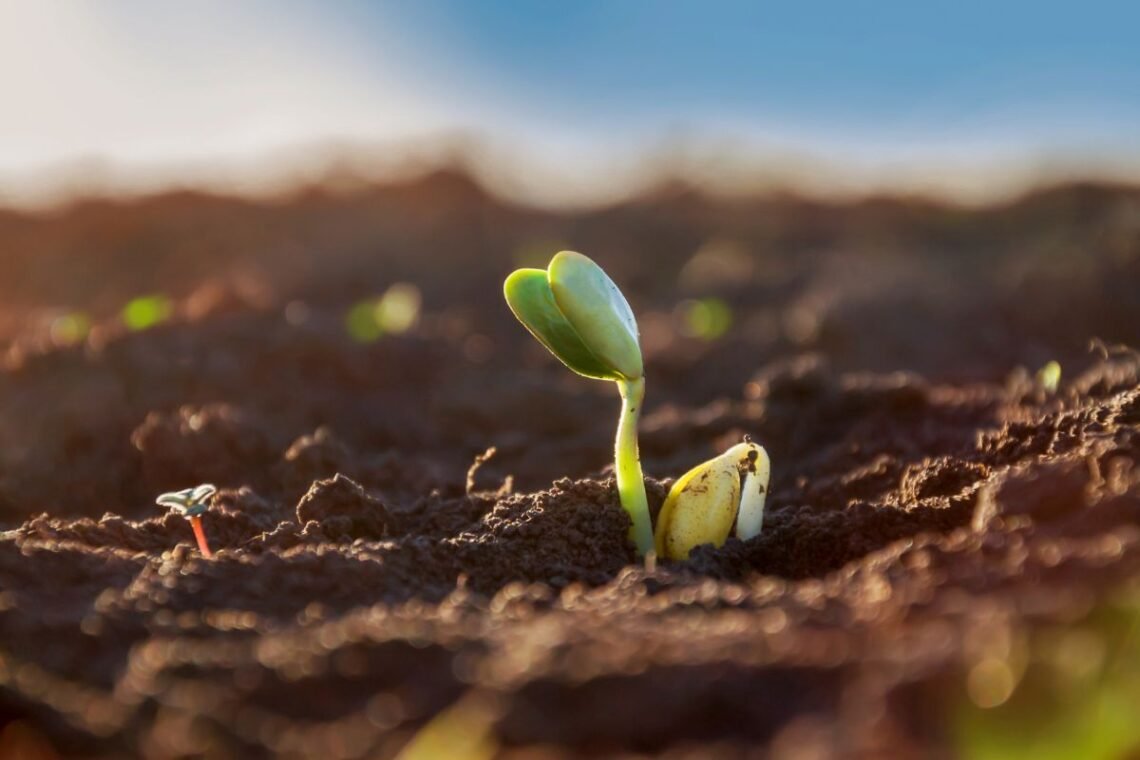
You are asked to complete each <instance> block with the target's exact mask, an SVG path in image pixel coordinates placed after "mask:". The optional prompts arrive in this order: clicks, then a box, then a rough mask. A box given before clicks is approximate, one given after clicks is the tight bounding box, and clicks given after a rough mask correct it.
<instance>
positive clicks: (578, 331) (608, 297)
mask: <svg viewBox="0 0 1140 760" xmlns="http://www.w3.org/2000/svg"><path fill="white" fill-rule="evenodd" d="M503 295H504V296H505V297H506V299H507V305H509V306H510V308H511V311H512V312H514V315H515V317H517V318H518V320H519V321H520V322H522V323H523V325H524V326H525V327H526V328H527V329H528V330H529V331H530V332H531V334H532V335H534V337H535V338H537V339H538V341H539V342H540V343H542V344H543V345H544V346H546V347H547V349H549V350H550V352H551V353H552V354H554V355H555V356H556V357H557V358H558V359H559V360H560V361H561V362H562V363H563V364H565V365H566V366H567V367H569V368H570V369H572V370H574V371H575V372H577V373H578V374H580V375H585V376H586V377H592V378H597V379H600V380H622V379H625V380H636V379H637V378H639V377H641V376H642V374H643V372H644V367H643V365H642V359H641V346H640V344H639V343H638V338H637V321H636V320H635V319H634V316H633V310H632V309H630V307H629V303H628V302H627V301H626V300H625V296H623V295H622V293H621V291H620V290H619V289H618V286H617V285H615V284H614V282H613V280H611V279H610V278H609V276H608V275H607V274H606V273H605V272H604V271H603V270H602V268H601V267H599V266H598V265H597V264H595V263H594V262H593V261H592V260H591V259H590V258H588V257H586V256H583V255H582V254H580V253H575V252H573V251H562V252H561V253H558V254H556V255H555V256H554V258H553V259H551V262H550V266H549V267H548V268H547V269H545V270H543V269H518V270H516V271H514V272H512V273H511V275H510V276H509V277H507V280H506V282H505V283H504V284H503Z"/></svg>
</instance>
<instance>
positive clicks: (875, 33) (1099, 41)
mask: <svg viewBox="0 0 1140 760" xmlns="http://www.w3.org/2000/svg"><path fill="white" fill-rule="evenodd" d="M397 5H398V9H397ZM341 7H342V8H343V6H341ZM340 13H343V17H342V18H341V22H344V23H345V28H346V30H347V29H353V31H349V32H347V33H349V34H352V35H353V36H354V37H355V44H359V45H361V46H362V47H364V46H367V35H368V33H369V30H370V29H372V28H375V27H386V26H387V27H391V28H396V29H399V30H401V31H400V34H401V35H402V36H403V35H406V39H407V40H408V41H409V42H410V47H413V48H414V49H419V50H420V51H422V53H424V54H425V55H423V60H422V61H421V65H422V66H423V67H424V69H423V70H424V72H425V74H426V75H427V76H430V77H433V78H435V82H434V86H436V87H439V88H440V91H441V92H445V91H447V90H449V89H451V88H461V87H463V86H464V83H465V81H466V82H468V83H470V84H475V85H478V86H480V87H483V88H486V90H487V93H488V97H491V98H493V99H494V100H495V101H496V102H499V103H501V104H502V105H503V106H504V107H505V108H508V109H511V110H515V111H516V112H518V114H519V117H520V118H522V119H524V120H530V119H533V120H535V121H545V122H551V123H555V122H560V123H563V124H568V125H575V126H576V127H577V128H582V129H590V130H597V131H605V130H607V129H623V128H628V127H629V126H630V125H633V126H636V127H639V128H643V127H650V128H652V127H658V128H663V127H668V126H670V125H678V126H692V127H700V126H701V125H702V124H708V125H711V126H714V127H715V126H719V125H729V126H731V127H736V128H741V129H747V128H748V127H749V126H750V125H751V126H754V127H756V128H758V129H762V130H763V129H770V130H775V131H779V130H781V129H786V130H788V131H794V132H801V131H806V132H808V133H814V134H818V135H821V136H824V137H830V138H836V139H843V138H844V137H850V138H852V139H854V140H859V139H874V137H875V135H887V137H886V138H885V139H897V138H898V137H912V138H915V139H925V138H930V139H935V140H942V139H947V138H952V137H953V136H954V134H955V133H958V132H960V133H963V134H962V136H963V137H976V135H973V134H970V133H972V132H973V130H975V129H978V128H982V129H985V128H991V129H998V130H999V131H1000V130H1004V131H1007V132H1016V131H1018V130H1024V131H1025V132H1026V133H1027V134H1028V135H1029V136H1030V137H1035V138H1036V139H1042V140H1048V139H1056V140H1058V141H1061V140H1065V139H1072V140H1080V139H1082V137H1084V136H1086V135H1087V136H1088V139H1102V138H1105V137H1108V136H1115V137H1116V138H1121V139H1123V138H1125V137H1127V136H1129V133H1131V134H1136V133H1137V132H1140V39H1138V38H1137V33H1138V31H1140V4H1137V3H1126V2H1117V3H1104V2H1100V3H1097V2H1086V3H1069V4H1064V5H1061V4H1051V3H1049V2H1047V1H1046V2H1043V3H1042V2H1037V3H1030V2H989V3H970V2H965V3H921V2H920V3H916V2H897V1H891V0H887V1H883V2H874V3H860V2H847V3H841V2H831V3H821V2H804V3H762V2H745V1H741V0H722V1H721V2H709V1H707V0H706V1H704V2H699V1H697V0H657V1H653V0H610V1H609V2H599V1H597V0H592V1H591V0H587V1H586V2H575V3H551V2H530V3H527V2H509V1H508V2H504V1H501V0H490V1H484V2H460V1H459V0H426V1H421V2H416V3H405V4H395V3H392V4H380V6H379V9H377V6H375V5H368V4H364V3H361V4H360V5H358V6H356V7H355V8H354V9H350V10H347V11H341V12H340ZM338 15H339V13H338ZM1042 120H1046V123H1042Z"/></svg>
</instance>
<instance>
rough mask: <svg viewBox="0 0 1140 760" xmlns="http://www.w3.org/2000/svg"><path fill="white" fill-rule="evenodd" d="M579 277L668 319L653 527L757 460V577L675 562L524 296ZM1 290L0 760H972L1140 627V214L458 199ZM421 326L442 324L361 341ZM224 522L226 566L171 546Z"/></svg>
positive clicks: (190, 223) (83, 220)
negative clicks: (1107, 641) (760, 468)
mask: <svg viewBox="0 0 1140 760" xmlns="http://www.w3.org/2000/svg"><path fill="white" fill-rule="evenodd" d="M563 247H568V248H574V249H577V250H581V251H583V252H585V253H587V254H589V255H590V256H592V257H594V258H595V259H596V260H597V261H598V262H599V263H601V264H602V265H603V266H604V267H605V268H606V269H607V270H608V271H609V272H610V273H611V275H612V276H613V277H614V279H615V280H617V281H618V282H619V283H621V285H622V287H623V289H624V290H625V291H626V293H627V294H628V295H629V297H630V300H631V302H632V304H633V306H634V309H635V311H636V312H637V314H638V315H639V320H640V323H641V328H642V335H643V342H644V348H645V354H646V362H647V394H648V395H647V399H646V409H645V415H644V417H643V420H642V425H641V448H642V459H643V464H644V467H645V470H646V475H647V481H646V484H647V488H648V491H649V496H650V502H651V505H652V508H653V509H654V510H656V509H659V507H660V504H661V501H662V500H663V498H664V495H665V493H666V492H667V489H668V487H669V485H670V484H671V482H672V481H671V478H673V477H676V476H677V475H679V474H680V473H682V472H684V471H685V470H687V469H688V468H689V467H691V466H693V465H694V464H695V463H697V462H699V461H701V460H703V459H707V458H709V457H710V456H712V455H714V454H716V453H719V452H720V451H722V450H724V449H725V448H727V447H728V446H729V445H732V444H733V443H736V442H738V441H739V440H741V438H742V436H743V435H745V434H749V435H751V436H752V437H753V438H754V439H755V440H757V441H758V442H760V443H762V444H763V445H764V446H765V447H766V448H767V450H768V452H769V453H770V455H771V458H772V461H773V470H772V472H773V475H772V483H771V490H770V495H769V499H768V512H767V514H766V517H765V523H764V529H763V532H762V533H761V535H760V536H758V537H757V538H755V539H753V540H750V541H747V542H743V543H742V542H740V541H737V540H735V539H730V540H729V541H728V543H727V544H726V545H725V546H723V547H721V548H719V549H717V548H713V547H711V546H705V547H700V548H698V549H697V550H695V551H694V552H693V555H692V556H691V558H690V559H689V560H688V561H685V562H675V563H669V562H664V561H661V562H658V563H656V565H650V566H645V565H644V564H642V563H640V562H639V561H638V560H637V558H636V556H635V553H634V551H633V549H632V546H631V545H630V544H629V543H628V541H627V539H626V530H627V527H628V519H627V517H626V516H625V514H624V512H622V511H621V509H620V507H619V505H618V502H617V499H616V493H615V490H614V483H613V478H612V474H611V471H610V469H609V464H608V461H609V457H610V454H611V450H612V449H611V446H612V435H613V428H614V425H615V424H616V419H617V406H618V401H617V397H616V392H615V389H614V388H612V387H611V386H610V385H609V384H607V383H600V382H595V381H590V380H586V379H583V378H579V377H577V376H574V375H572V374H571V373H569V372H567V371H566V370H565V369H564V368H562V367H561V366H560V365H559V364H558V363H557V362H556V361H555V360H554V359H553V358H551V357H549V356H548V355H547V354H546V353H545V352H544V351H543V349H542V348H541V347H540V346H538V345H537V343H535V342H534V341H533V340H532V339H531V338H530V337H529V336H528V335H527V334H526V333H525V331H524V330H523V329H522V328H521V327H520V326H519V325H518V324H517V323H515V322H514V320H513V318H512V317H511V315H510V314H509V312H508V311H507V309H506V308H505V306H504V304H503V302H502V298H501V295H500V292H501V281H502V278H503V277H504V276H505V274H506V273H507V272H509V271H510V270H511V269H512V268H514V267H515V266H519V265H527V264H529V265H535V264H537V265H541V264H542V262H543V260H544V259H546V258H548V257H549V255H550V254H552V253H553V252H555V251H556V250H558V249H560V248H563ZM0 250H2V251H3V252H4V253H3V257H2V258H0V530H2V531H4V532H3V533H0V756H4V757H7V756H18V755H19V753H21V752H23V753H24V754H23V756H25V757H53V756H57V755H64V756H84V757H122V756H143V757H152V758H170V757H195V756H210V757H242V758H246V757H261V756H283V757H286V756H308V757H322V758H355V757H385V756H390V755H392V754H395V753H397V752H398V751H399V750H400V749H401V748H402V747H404V746H405V745H406V744H408V742H409V741H414V743H415V744H414V746H415V747H418V748H419V749H420V751H421V752H422V753H424V754H421V755H420V756H426V757H431V756H439V757H445V756H446V757H483V756H488V755H497V756H502V757H534V756H543V757H551V758H559V757H579V756H598V755H604V756H616V755H624V756H630V755H638V754H649V755H661V756H666V757H678V758H679V757H711V756H717V757H720V756H723V757H745V756H771V757H779V758H792V757H794V758H809V757H831V756H837V755H841V756H864V757H951V756H957V755H959V754H963V753H965V754H970V745H969V744H968V743H969V742H970V741H972V739H971V737H973V736H976V732H974V733H971V726H972V725H974V724H973V723H971V722H970V721H971V720H973V718H972V717H971V716H974V715H975V714H977V713H980V712H984V710H983V708H991V707H995V706H997V705H1001V707H998V708H997V709H999V710H1000V709H1006V708H1010V709H1012V708H1016V707H1017V706H1018V705H1021V706H1022V707H1023V708H1024V709H1034V707H1033V706H1034V704H1035V703H1034V702H1033V700H1034V698H1035V696H1036V695H1035V694H1034V687H1033V684H1034V683H1036V681H1035V680H1034V679H1037V678H1039V677H1044V676H1041V673H1046V671H1048V667H1049V666H1048V663H1047V662H1046V661H1045V660H1044V659H1041V658H1042V657H1044V655H1041V656H1040V657H1039V650H1038V648H1036V644H1035V643H1034V642H1037V641H1038V640H1039V639H1040V637H1042V636H1048V635H1052V634H1063V635H1068V634H1070V633H1073V632H1084V633H1085V634H1088V635H1091V636H1093V637H1094V638H1095V637H1098V636H1110V634H1109V633H1105V632H1104V631H1103V630H1102V628H1099V627H1097V626H1098V625H1099V624H1098V623H1097V621H1098V620H1102V619H1103V618H1104V616H1105V614H1107V613H1106V612H1105V611H1106V610H1118V609H1124V610H1140V603H1137V602H1136V600H1137V599H1140V467H1137V460H1138V458H1140V355H1138V354H1136V353H1135V352H1133V351H1131V350H1130V349H1127V348H1126V347H1125V346H1127V345H1131V346H1140V190H1138V189H1135V188H1130V187H1114V186H1104V185H1079V184H1073V185H1066V186H1062V187H1055V188H1048V189H1044V190H1041V191H1038V192H1035V193H1032V194H1030V195H1027V196H1025V197H1023V198H1019V199H1017V200H1014V201H1010V202H1009V203H1006V204H1002V205H998V206H992V207H985V208H963V207H955V206H950V205H946V204H940V203H934V202H929V201H925V200H922V199H916V198H901V199H891V198H876V199H869V200H866V201H861V202H842V203H841V202H825V201H818V200H811V199H805V198H798V197H792V196H766V197H761V198H731V199H725V198H713V197H708V196H705V195H702V194H701V193H699V192H696V191H694V190H692V189H690V188H686V187H682V186H668V187H663V188H661V189H659V190H658V191H655V192H653V193H649V194H647V195H646V196H644V197H640V198H637V199H633V200H630V201H628V202H626V203H622V204H619V205H616V206H612V207H608V208H604V209H598V210H587V211H576V212H557V213H556V212H551V211H543V210H536V209H530V208H524V207H519V206H514V205H510V204H507V203H505V202H503V201H501V200H498V199H496V198H494V197H492V196H490V195H488V194H487V193H485V192H484V191H483V190H481V189H480V188H479V187H478V186H477V185H476V184H474V183H473V182H471V181H470V180H469V179H467V178H466V177H465V176H464V175H463V174H461V173H458V172H441V173H438V174H434V175H430V176H427V177H424V178H421V179H418V180H415V181H409V182H405V183H401V184H393V185H387V186H382V187H357V188H352V189H346V190H341V191H339V192H332V191H327V190H307V191H304V192H298V193H297V194H295V195H292V196H289V197H283V198H278V199H274V200H273V201H252V200H239V199H233V198H225V197H215V196H209V195H199V194H193V193H170V194H167V195H162V196H157V197H151V198H141V199H134V200H119V201H106V200H99V201H85V202H80V203H75V204H72V205H70V206H68V207H65V208H60V209H57V210H55V211H53V212H51V213H45V214H27V213H16V212H0ZM394 282H410V283H414V284H415V285H416V286H417V287H418V288H419V289H420V291H421V292H422V295H423V309H422V315H421V318H420V320H419V322H418V324H417V326H416V327H415V328H414V329H412V330H411V331H408V332H406V333H402V334H388V335H384V336H382V337H380V338H379V339H377V340H373V341H367V342H361V341H358V340H354V339H353V338H352V337H351V336H350V335H349V333H348V332H347V331H346V329H345V314H346V311H347V310H348V309H349V307H350V306H351V305H352V304H353V303H355V302H356V301H358V300H360V299H363V298H368V297H373V296H375V295H377V294H379V293H382V292H384V290H385V289H386V288H387V287H388V286H389V285H391V284H392V283H394ZM93 286H94V287H93ZM145 293H163V294H166V296H168V297H169V298H170V299H171V302H172V304H173V312H172V314H171V316H170V318H169V319H168V320H166V321H163V322H161V323H159V324H156V325H154V326H152V327H150V328H149V329H145V330H136V331H132V330H129V329H127V328H126V327H125V326H124V325H123V324H122V323H121V321H120V320H119V319H118V317H117V313H118V310H119V309H120V308H121V307H122V306H123V304H125V303H126V302H127V301H128V300H129V299H131V298H133V297H135V296H137V295H139V294H145ZM713 296H715V297H717V298H720V299H722V300H723V301H724V303H725V304H727V306H728V307H729V308H730V310H731V316H732V324H731V326H730V327H729V328H728V330H727V332H725V333H724V334H723V335H720V336H715V337H714V336H709V335H705V336H704V337H701V336H699V335H696V336H694V335H687V334H686V330H687V325H688V323H687V322H686V318H685V314H686V308H687V303H686V302H687V300H688V299H696V298H707V297H713ZM75 310H82V311H84V312H85V313H86V314H89V315H90V318H91V320H92V328H91V330H90V332H89V333H88V334H87V335H86V336H85V337H81V338H78V339H76V338H75V337H74V336H69V335H67V334H63V333H61V331H60V330H59V329H58V326H59V324H60V323H59V321H58V319H59V317H60V316H61V315H63V314H66V313H70V312H73V311H75ZM53 324H54V325H55V326H56V327H57V329H56V330H54V331H53V329H52V326H53ZM1090 341H1092V348H1091V349H1090ZM1049 361H1057V362H1058V363H1059V364H1060V366H1061V368H1062V372H1063V375H1062V380H1061V382H1060V384H1059V386H1058V387H1057V388H1056V389H1055V390H1054V389H1051V388H1049V387H1047V386H1048V385H1049V383H1048V382H1046V381H1044V380H1042V379H1041V377H1039V376H1038V375H1037V371H1038V369H1039V368H1041V367H1043V366H1044V365H1045V364H1046V363H1047V362H1049ZM490 447H494V451H493V452H488V449H489V448H490ZM203 482H210V483H214V484H215V485H217V486H218V488H219V493H218V495H217V496H216V497H215V500H214V503H213V508H212V510H211V511H210V512H208V513H207V514H206V515H205V517H204V518H203V519H204V525H205V532H206V534H207V536H208V537H209V540H210V542H211V545H212V548H213V549H214V551H215V557H214V558H213V559H211V560H207V559H204V558H203V557H202V556H200V555H199V553H198V551H197V549H196V546H195V544H194V538H193V534H192V532H191V529H190V526H189V524H188V523H187V522H186V521H185V520H184V519H182V518H180V517H177V516H174V515H170V514H164V513H163V510H161V509H159V508H157V507H156V506H154V498H155V496H156V495H157V494H158V493H160V492H163V491H169V490H175V489H180V488H185V487H187V486H192V485H196V484H198V483H203ZM1122 600H1123V601H1122ZM1137 619H1140V618H1137ZM1102 649H1103V647H1102ZM1081 651H1084V650H1081ZM1090 651H1091V650H1090ZM1098 651H1099V650H1098ZM1049 672H1051V671H1049ZM991 676H992V677H991ZM1044 723H1045V721H1044V720H1038V721H1037V724H1036V727H1035V729H1034V730H1042V729H1043V728H1047V726H1043V724H1044ZM1026 730H1027V731H1028V729H1026ZM425 748H426V749H425ZM432 748H434V749H432ZM433 753H434V754H433ZM481 753H482V754H481Z"/></svg>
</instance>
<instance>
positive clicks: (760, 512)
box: [655, 437, 772, 559]
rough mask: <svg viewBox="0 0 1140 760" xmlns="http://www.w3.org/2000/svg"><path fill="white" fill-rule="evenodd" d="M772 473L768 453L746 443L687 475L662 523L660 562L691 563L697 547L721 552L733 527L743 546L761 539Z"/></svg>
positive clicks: (659, 520)
mask: <svg viewBox="0 0 1140 760" xmlns="http://www.w3.org/2000/svg"><path fill="white" fill-rule="evenodd" d="M771 469H772V465H771V462H770V461H769V460H768V452H766V451H765V450H764V447H763V446H757V445H756V444H755V443H753V442H752V441H751V439H749V438H747V437H746V438H745V439H744V443H738V444H736V445H735V446H733V447H732V448H730V449H729V450H728V451H726V452H724V453H723V454H721V455H720V456H718V457H715V458H713V459H710V460H709V461H707V462H704V463H703V464H699V465H697V466H696V467H694V468H693V469H691V470H689V471H688V472H686V473H685V474H684V475H682V476H681V478H680V479H679V480H678V481H677V482H676V483H674V484H673V488H671V489H670V490H669V495H668V496H667V497H665V503H664V504H663V505H662V506H661V514H660V515H658V517H657V533H656V535H655V539H656V549H657V556H659V557H666V558H668V559H687V558H688V556H689V552H690V551H691V550H692V549H693V547H695V546H700V545H701V544H710V543H711V544H713V545H714V546H722V545H723V544H724V542H725V540H726V539H727V538H728V534H729V531H731V530H732V524H733V523H734V522H735V523H736V535H737V537H738V538H740V539H741V540H748V539H750V538H753V537H755V536H758V535H760V528H761V526H762V525H763V523H764V499H765V497H766V496H767V492H768V477H769V475H770V474H771ZM742 477H743V480H744V482H743V484H742V483H741V478H742Z"/></svg>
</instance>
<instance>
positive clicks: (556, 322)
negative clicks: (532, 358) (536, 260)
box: [503, 251, 653, 555]
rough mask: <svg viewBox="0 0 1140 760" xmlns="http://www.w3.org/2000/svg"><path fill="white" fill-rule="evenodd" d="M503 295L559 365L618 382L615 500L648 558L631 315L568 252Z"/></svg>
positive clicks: (518, 273) (639, 387)
mask: <svg viewBox="0 0 1140 760" xmlns="http://www.w3.org/2000/svg"><path fill="white" fill-rule="evenodd" d="M503 294H504V296H505V297H506V299H507V305H508V306H510V308H511V311H512V312H514V315H515V316H516V317H517V318H518V320H519V321H520V322H522V323H523V326H525V327H526V328H527V330H529V331H530V332H531V334H532V335H534V337H535V338H537V339H538V341H539V342H540V343H542V345H544V346H546V348H547V349H549V350H550V352H551V353H552V354H554V355H555V356H556V357H557V358H558V359H559V360H560V361H561V362H562V363H563V364H565V365H566V366H567V367H569V368H570V369H571V370H573V371H574V372H577V373H578V374H579V375H583V376H585V377H590V378H594V379H597V380H609V381H612V382H615V383H617V387H618V392H619V394H620V395H621V401H622V404H621V416H620V417H619V418H618V427H617V436H616V439H615V442H614V473H615V475H616V477H617V489H618V497H619V499H620V500H621V505H622V508H623V509H625V511H626V512H627V513H628V514H629V517H630V520H631V521H632V525H631V527H630V538H631V539H632V540H633V543H634V544H635V545H636V546H637V550H638V552H640V553H641V554H642V555H646V554H649V553H650V552H651V551H653V530H652V526H651V524H650V519H649V505H648V502H647V500H646V496H645V481H644V479H643V476H642V472H641V458H640V455H639V453H638V448H637V420H638V417H639V416H640V414H641V404H642V400H643V399H644V397H645V377H644V367H643V365H642V358H641V345H640V343H639V342H638V332H637V320H636V319H635V318H634V316H633V310H632V309H631V308H630V307H629V303H628V302H627V301H626V299H625V296H623V295H622V293H621V291H620V290H619V289H618V286H617V285H615V284H614V282H613V280H611V279H610V278H609V276H608V275H607V274H606V273H605V272H604V271H602V268H601V267H599V266H598V265H597V264H595V263H594V262H593V261H592V260H591V259H589V258H587V257H586V256H583V255H582V254H580V253H574V252H573V251H562V252H561V253H558V254H556V255H555V256H554V258H553V259H551V261H550V265H549V266H548V267H547V268H546V269H517V270H515V271H514V272H512V273H511V274H510V276H509V277H507V280H506V282H505V283H504V284H503Z"/></svg>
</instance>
